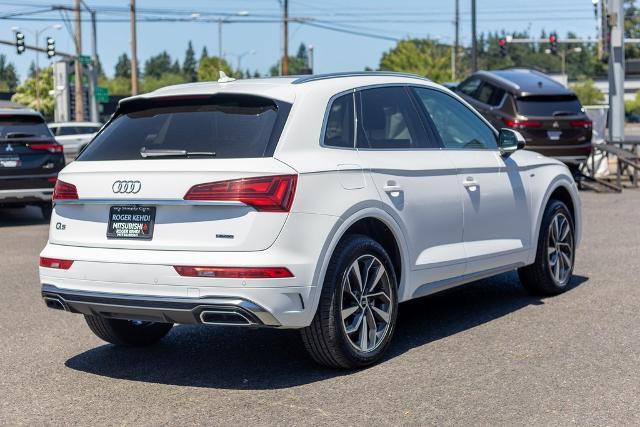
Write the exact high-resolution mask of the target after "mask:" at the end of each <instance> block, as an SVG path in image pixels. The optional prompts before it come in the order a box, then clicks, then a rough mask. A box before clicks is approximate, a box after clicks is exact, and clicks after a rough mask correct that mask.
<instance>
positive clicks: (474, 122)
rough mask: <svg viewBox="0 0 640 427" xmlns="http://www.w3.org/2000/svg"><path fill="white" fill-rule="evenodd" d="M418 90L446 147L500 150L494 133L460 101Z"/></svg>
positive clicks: (418, 94)
mask: <svg viewBox="0 0 640 427" xmlns="http://www.w3.org/2000/svg"><path fill="white" fill-rule="evenodd" d="M415 91H416V94H417V96H418V99H420V101H421V103H422V105H423V106H424V108H425V111H426V113H427V115H428V116H429V117H430V118H431V120H432V121H433V124H434V125H435V128H436V130H437V131H438V133H439V134H440V138H441V140H442V143H443V144H444V147H445V148H453V149H497V148H498V146H497V143H496V136H495V133H494V131H493V130H492V129H491V128H490V127H489V126H488V125H487V124H486V123H485V122H484V121H482V120H481V119H480V118H479V117H478V116H477V115H476V114H475V113H474V112H473V111H471V110H470V109H469V108H467V107H466V106H465V105H464V104H462V103H461V102H460V101H458V100H457V99H455V98H454V97H452V96H450V95H447V94H446V93H443V92H440V91H438V90H433V89H415Z"/></svg>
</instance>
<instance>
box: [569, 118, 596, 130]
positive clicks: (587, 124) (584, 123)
mask: <svg viewBox="0 0 640 427" xmlns="http://www.w3.org/2000/svg"><path fill="white" fill-rule="evenodd" d="M569 123H570V124H571V127H574V128H585V129H590V128H591V126H593V122H592V121H591V120H571V121H570V122H569Z"/></svg>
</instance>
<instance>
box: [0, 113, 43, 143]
mask: <svg viewBox="0 0 640 427" xmlns="http://www.w3.org/2000/svg"><path fill="white" fill-rule="evenodd" d="M48 137H51V131H49V128H48V127H47V125H46V124H45V123H44V120H43V119H42V117H39V116H20V115H8V116H0V139H12V138H48Z"/></svg>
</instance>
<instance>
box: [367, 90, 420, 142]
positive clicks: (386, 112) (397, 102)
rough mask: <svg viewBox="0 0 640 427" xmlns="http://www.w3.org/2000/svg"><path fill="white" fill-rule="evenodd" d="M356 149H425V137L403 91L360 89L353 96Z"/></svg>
mask: <svg viewBox="0 0 640 427" xmlns="http://www.w3.org/2000/svg"><path fill="white" fill-rule="evenodd" d="M357 102H358V107H359V108H358V125H359V126H358V144H357V145H358V148H373V149H408V148H429V144H428V142H427V135H426V132H425V129H424V126H423V125H422V122H421V121H420V117H419V116H418V112H417V111H416V110H415V107H414V104H413V102H412V101H411V98H410V97H409V94H408V93H407V91H406V89H405V88H404V87H381V88H375V89H364V90H361V91H359V92H358V94H357Z"/></svg>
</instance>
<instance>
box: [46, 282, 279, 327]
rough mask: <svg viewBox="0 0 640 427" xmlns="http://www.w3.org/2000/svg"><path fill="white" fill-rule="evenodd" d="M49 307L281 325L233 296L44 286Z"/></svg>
mask: <svg viewBox="0 0 640 427" xmlns="http://www.w3.org/2000/svg"><path fill="white" fill-rule="evenodd" d="M42 298H43V299H44V301H45V304H46V305H47V306H48V307H49V308H53V309H58V310H65V311H69V312H71V313H81V314H87V315H96V316H102V317H107V318H113V319H129V320H146V321H154V322H165V323H182V324H217V325H234V326H272V327H277V326H281V325H280V323H279V322H278V320H276V318H275V317H274V316H273V315H272V314H271V313H270V312H269V311H268V310H266V309H265V308H264V307H262V306H260V305H258V304H256V303H254V302H252V301H249V300H246V299H243V298H231V297H206V298H175V297H158V296H148V295H121V294H112V293H109V294H107V293H101V292H87V291H78V290H65V289H60V288H58V287H56V286H53V285H49V284H43V285H42Z"/></svg>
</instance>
